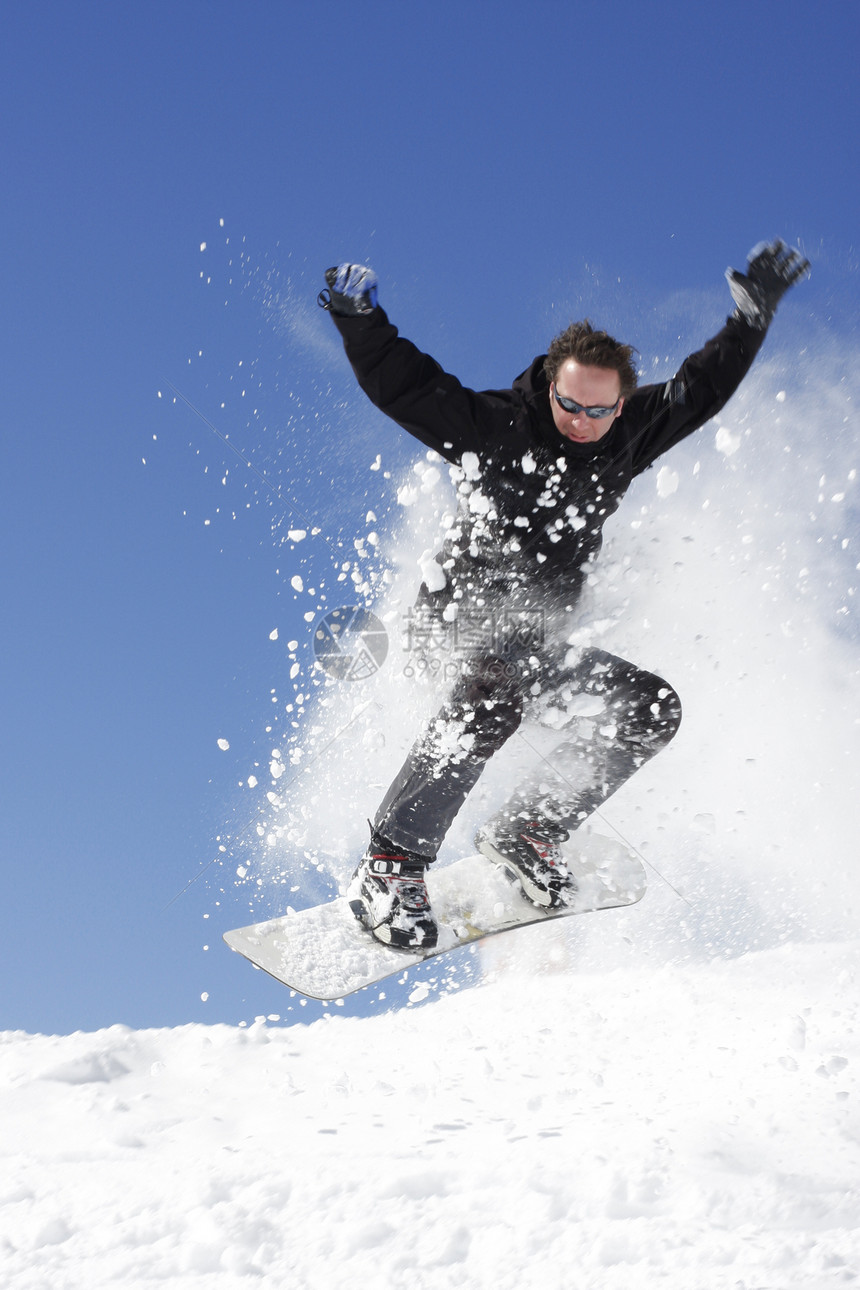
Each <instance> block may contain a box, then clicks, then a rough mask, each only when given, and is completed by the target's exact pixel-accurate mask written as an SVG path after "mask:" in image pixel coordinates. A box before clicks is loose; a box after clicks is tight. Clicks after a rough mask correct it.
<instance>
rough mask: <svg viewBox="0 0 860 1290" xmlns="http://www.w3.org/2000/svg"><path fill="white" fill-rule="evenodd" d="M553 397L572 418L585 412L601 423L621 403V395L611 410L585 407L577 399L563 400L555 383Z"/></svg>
mask: <svg viewBox="0 0 860 1290" xmlns="http://www.w3.org/2000/svg"><path fill="white" fill-rule="evenodd" d="M552 395H553V398H554V399H555V401H556V403H557V404H558V406H559V407H560V408H563V409H564V411H565V412H569V413H570V414H571V416H576V414H577V413H578V412H584V413H585V415H586V416H587V417H590V418H591V420H592V421H599V420H600V419H601V418H602V417H611V416H612V413H613V412H614V411H615V409H616V408H617V407H618V404H619V403H620V402H621V396H620V395H619V396H618V398H617V399H616V400H615V402H614V403H613V405H612V407H611V408H601V407H596V408H587V407H585V405H584V404H582V403H577V402H576V400H575V399H564V398H562V396H561V395H560V394H559V392H558V390H557V389H556V388H555V381H553V384H552Z"/></svg>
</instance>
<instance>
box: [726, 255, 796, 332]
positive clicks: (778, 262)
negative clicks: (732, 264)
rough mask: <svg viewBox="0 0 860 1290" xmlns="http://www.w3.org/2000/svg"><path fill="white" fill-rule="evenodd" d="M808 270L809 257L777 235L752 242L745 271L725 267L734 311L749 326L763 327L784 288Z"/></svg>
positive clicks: (766, 325) (764, 327) (768, 323)
mask: <svg viewBox="0 0 860 1290" xmlns="http://www.w3.org/2000/svg"><path fill="white" fill-rule="evenodd" d="M808 272H809V261H808V260H807V259H806V258H805V257H804V256H803V255H801V253H800V251H796V250H795V249H794V248H793V247H790V246H786V244H785V242H781V241H780V240H779V238H777V240H776V241H775V242H769V243H768V242H759V243H758V245H757V246H754V247H753V249H752V250H751V251H750V254H749V263H748V264H747V271H746V273H740V272H739V271H738V270H737V269H726V279H727V281H728V284H729V291H731V293H732V299H733V300H734V302H735V304H736V305H737V307H738V308H737V312H738V313H739V314H740V315H741V317H742V318H744V319H746V321H747V322H748V323H749V324H750V326H751V327H756V328H758V329H759V330H761V331H764V330H765V329H766V328H767V327H769V326H770V323H771V319H772V318H773V315H774V314H775V313H776V307H777V305H778V304H779V302H780V300H781V299H782V297H783V296H784V294H785V292H786V291H787V290H788V288H789V287H791V286H794V284H795V282H797V280H798V278H802V277H803V276H804V274H806V273H808Z"/></svg>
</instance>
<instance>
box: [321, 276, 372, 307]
mask: <svg viewBox="0 0 860 1290" xmlns="http://www.w3.org/2000/svg"><path fill="white" fill-rule="evenodd" d="M325 280H326V282H327V283H328V291H327V292H326V291H321V292H320V294H319V303H320V304H321V305H322V307H323V308H324V309H330V310H331V311H332V313H335V314H369V313H370V312H371V311H372V310H373V309H375V308H376V298H377V288H378V287H379V279H378V278H377V276H376V274H375V273H374V272H373V269H368V268H367V267H366V266H365V265H363V264H339V265H337V266H336V267H335V268H333V269H327V270H326V275H325Z"/></svg>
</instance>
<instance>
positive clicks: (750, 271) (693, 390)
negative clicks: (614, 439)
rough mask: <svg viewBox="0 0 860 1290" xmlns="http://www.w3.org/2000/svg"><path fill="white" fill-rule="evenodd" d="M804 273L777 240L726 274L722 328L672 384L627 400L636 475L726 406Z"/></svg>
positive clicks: (805, 265) (796, 255)
mask: <svg viewBox="0 0 860 1290" xmlns="http://www.w3.org/2000/svg"><path fill="white" fill-rule="evenodd" d="M808 269H809V261H808V260H805V259H804V258H803V256H801V254H800V252H799V251H795V250H791V249H790V248H789V247H787V246H786V245H785V243H784V242H780V241H776V242H772V243H770V244H769V245H765V244H763V243H759V245H758V246H756V247H754V248H753V250H752V251H751V252H750V259H749V263H748V265H747V271H746V273H745V274H742V273H739V272H738V271H737V270H735V269H729V270H727V272H726V277H727V279H728V282H729V290H730V291H731V294H732V299H733V300H734V301H735V304H736V306H737V307H736V309H735V310H734V312H733V313H732V314H731V315H730V316H729V318H728V320H727V322H726V324H725V326H724V327H723V328H722V330H721V331H719V332H718V333H717V335H716V336H714V337H713V338H712V339H711V340H709V341H708V342H707V343H706V344H705V345H704V346H703V347H702V349H700V350H699V351H698V352H697V353H695V354H691V355H690V357H689V358H687V359H685V360H684V362H683V363H682V364H681V366H680V368H679V369H678V371H677V373H676V374H675V376H674V377H673V379H672V380H671V381H668V382H667V383H666V384H665V385H659V386H657V385H651V386H645V387H644V388H642V389H641V390H638V391H636V393H634V394H633V395H632V396H631V397H630V399H629V401H628V407H626V408H625V412H628V413H629V416H630V418H631V420H632V425H631V429H632V435H631V442H632V446H633V471H634V474H637V475H638V474H640V473H641V472H642V471H643V470H646V469H647V468H648V467H649V466H650V465H652V464H653V462H654V461H655V460H656V458H657V457H659V456H660V455H661V453H664V452H666V451H667V450H668V449H669V448H672V447H673V446H674V445H675V444H676V443H680V441H681V440H682V439H685V438H686V437H687V435H690V434H692V433H693V431H695V430H698V429H699V428H700V427H701V426H703V425H705V423H706V422H707V421H710V420H711V418H712V417H714V416H716V415H717V413H718V412H719V411H720V410H721V409H722V408H724V407H725V405H726V404H727V403H728V401H729V399H730V398H731V397H732V395H733V394H734V393H735V391H736V390H737V388H738V386H739V385H740V383H741V381H742V380H743V379H744V377H745V376H746V374H747V372H748V371H749V370H750V368H751V366H752V364H753V360H754V358H755V356H756V354H757V353H758V351H759V349H760V348H761V345H762V342H763V340H764V338H765V335H766V334H767V329H768V327H769V325H770V323H771V321H772V319H773V315H774V313H775V312H776V307H777V305H778V303H779V301H780V299H781V298H782V296H783V295H784V294H785V292H786V291H787V290H788V288H789V287H791V286H793V285H794V283H795V282H797V281H798V280H799V279H800V278H801V277H802V276H803V275H804V274H806V273H807V271H808ZM628 424H631V423H630V422H628Z"/></svg>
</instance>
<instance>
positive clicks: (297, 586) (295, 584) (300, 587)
mask: <svg viewBox="0 0 860 1290" xmlns="http://www.w3.org/2000/svg"><path fill="white" fill-rule="evenodd" d="M290 586H291V587H292V589H293V591H304V589H305V584H304V582H302V578H301V575H300V574H298V573H297V574H295V575H294V576H293V577H292V578H290Z"/></svg>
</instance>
